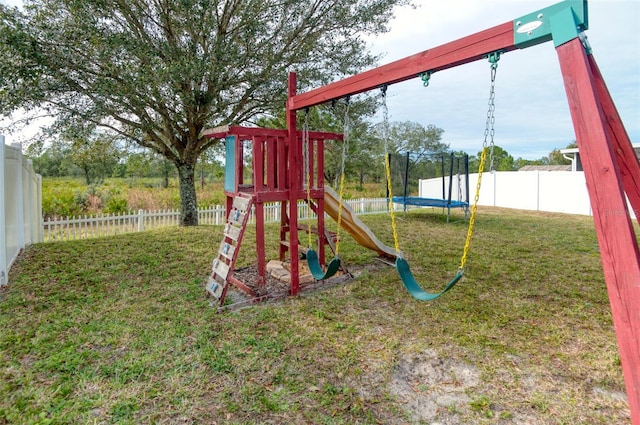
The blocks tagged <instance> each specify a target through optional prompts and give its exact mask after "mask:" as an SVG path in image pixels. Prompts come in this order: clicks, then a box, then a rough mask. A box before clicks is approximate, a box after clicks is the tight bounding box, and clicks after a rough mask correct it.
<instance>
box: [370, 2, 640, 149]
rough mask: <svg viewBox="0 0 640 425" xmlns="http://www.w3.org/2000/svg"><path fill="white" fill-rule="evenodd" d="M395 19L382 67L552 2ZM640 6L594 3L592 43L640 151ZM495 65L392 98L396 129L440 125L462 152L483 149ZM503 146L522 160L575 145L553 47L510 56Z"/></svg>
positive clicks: (499, 107)
mask: <svg viewBox="0 0 640 425" xmlns="http://www.w3.org/2000/svg"><path fill="white" fill-rule="evenodd" d="M416 3H418V7H417V8H416V9H409V8H405V9H401V10H399V11H397V13H396V19H395V20H394V21H393V23H392V28H391V31H390V32H389V33H387V34H383V35H380V36H378V37H375V38H372V39H371V40H370V46H371V49H372V50H373V51H374V52H376V53H384V54H385V57H384V59H383V63H386V62H390V61H393V60H397V59H400V58H403V57H406V56H409V55H411V54H414V53H418V52H420V51H423V50H426V49H428V48H432V47H436V46H438V45H441V44H444V43H446V42H449V41H453V40H456V39H458V38H461V37H464V36H466V35H470V34H473V33H475V32H478V31H481V30H483V29H487V28H490V27H493V26H496V25H499V24H502V23H504V22H510V21H512V20H513V19H516V18H517V17H519V16H522V15H526V14H528V13H531V12H534V11H536V10H539V9H542V8H545V7H547V6H549V5H551V4H553V2H548V1H513V0H510V1H507V0H485V1H482V2H478V1H472V0H449V1H446V2H444V1H443V2H427V1H417V2H416ZM639 23H640V2H637V1H633V0H628V1H622V0H620V1H615V0H613V1H605V0H600V1H598V0H591V1H590V2H589V26H590V29H589V30H588V31H587V36H588V40H589V42H590V44H591V47H592V49H593V54H594V58H595V59H596V61H597V63H598V66H599V67H600V70H601V72H602V74H603V76H604V78H605V81H606V82H607V85H608V88H609V91H610V93H611V95H612V97H613V99H614V101H615V102H616V106H617V108H618V111H619V113H620V115H621V118H622V121H623V122H624V123H625V126H626V129H627V132H628V133H629V135H630V137H631V140H632V141H633V142H640V37H638V36H637V34H636V33H635V32H634V31H635V29H637V27H638V24H639ZM489 86H490V81H489V65H488V64H487V63H486V62H484V61H480V62H476V63H473V64H467V65H464V66H461V67H458V68H454V69H449V70H446V71H441V72H438V73H436V74H434V75H433V76H432V77H431V81H430V84H429V87H427V88H424V87H422V82H421V81H420V80H419V79H415V80H411V81H407V82H404V83H401V84H397V85H395V86H392V87H390V88H389V101H388V104H389V110H390V114H391V116H392V119H394V120H399V121H405V120H410V121H416V122H419V123H421V124H423V125H427V124H434V125H437V126H438V127H441V128H443V129H444V130H445V135H444V138H445V141H446V142H448V143H450V144H451V147H452V148H453V149H456V150H458V149H463V150H466V151H468V152H470V153H475V152H477V151H478V150H479V149H480V147H481V146H482V140H483V136H484V128H485V120H486V113H487V100H488V93H489ZM495 114H496V124H495V128H496V143H497V144H498V145H500V146H502V147H503V148H505V149H506V150H507V151H509V152H510V153H511V154H512V155H513V156H514V157H524V158H529V159H534V158H539V157H541V156H544V155H546V154H547V153H548V152H550V151H551V150H552V149H553V148H556V147H559V148H562V147H564V146H566V145H567V144H568V143H571V142H572V141H573V140H575V133H574V130H573V126H572V122H571V117H570V114H569V108H568V103H567V99H566V95H565V89H564V84H563V80H562V74H561V72H560V66H559V63H558V57H557V54H556V52H555V49H554V48H553V44H552V43H545V44H542V45H539V46H534V47H531V48H527V49H524V50H519V51H514V52H510V53H508V54H506V55H503V57H502V59H501V60H500V63H499V67H498V72H497V77H496V113H495Z"/></svg>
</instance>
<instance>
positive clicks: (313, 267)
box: [306, 248, 340, 280]
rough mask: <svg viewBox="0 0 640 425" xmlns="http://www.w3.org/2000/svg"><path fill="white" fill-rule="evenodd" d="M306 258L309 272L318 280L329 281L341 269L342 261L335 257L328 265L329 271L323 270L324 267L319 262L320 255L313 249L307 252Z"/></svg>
mask: <svg viewBox="0 0 640 425" xmlns="http://www.w3.org/2000/svg"><path fill="white" fill-rule="evenodd" d="M306 257H307V266H309V271H310V272H311V275H312V276H313V277H314V278H315V279H316V280H323V279H328V278H330V277H331V276H333V275H334V274H336V273H337V272H338V269H339V268H340V259H339V258H338V257H334V258H333V259H332V260H331V261H330V262H329V264H328V265H327V270H322V266H321V265H320V261H319V260H318V253H317V252H315V251H314V250H313V249H311V248H309V249H308V250H307V254H306Z"/></svg>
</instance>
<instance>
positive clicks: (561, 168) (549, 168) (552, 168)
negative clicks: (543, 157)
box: [518, 164, 571, 171]
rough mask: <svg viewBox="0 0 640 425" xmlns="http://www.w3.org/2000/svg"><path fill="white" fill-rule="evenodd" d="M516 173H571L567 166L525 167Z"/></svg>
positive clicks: (569, 167)
mask: <svg viewBox="0 0 640 425" xmlns="http://www.w3.org/2000/svg"><path fill="white" fill-rule="evenodd" d="M518 171H571V164H569V165H525V166H524V167H522V168H520V169H519V170H518Z"/></svg>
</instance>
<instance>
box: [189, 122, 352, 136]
mask: <svg viewBox="0 0 640 425" xmlns="http://www.w3.org/2000/svg"><path fill="white" fill-rule="evenodd" d="M288 134H289V132H288V130H285V129H273V128H263V127H243V126H239V125H224V126H221V127H214V128H208V129H206V130H203V131H202V133H201V136H202V137H206V138H208V139H223V138H224V137H226V136H228V135H234V136H238V137H239V138H240V139H247V140H250V139H252V138H253V137H287V135H288ZM297 137H298V138H299V139H302V132H301V131H298V132H297ZM309 138H315V139H322V140H342V139H343V135H342V134H340V133H331V132H328V131H310V132H309Z"/></svg>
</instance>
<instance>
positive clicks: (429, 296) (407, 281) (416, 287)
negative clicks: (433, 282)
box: [396, 257, 463, 301]
mask: <svg viewBox="0 0 640 425" xmlns="http://www.w3.org/2000/svg"><path fill="white" fill-rule="evenodd" d="M396 270H397V271H398V274H399V275H400V279H402V283H403V284H404V287H405V288H406V289H407V291H409V293H410V294H411V296H412V297H413V298H415V299H417V300H420V301H432V300H435V299H436V298H439V297H440V296H441V295H443V294H444V293H446V292H447V291H449V289H451V288H453V287H454V286H455V284H456V283H458V281H459V280H460V279H461V278H462V274H463V272H462V271H458V273H456V275H455V276H454V277H453V279H451V281H450V282H449V283H448V284H447V286H445V287H444V289H443V290H442V291H441V292H438V293H435V294H433V293H429V292H426V291H425V290H423V289H422V288H421V287H420V284H419V283H418V282H417V281H416V279H415V278H414V277H413V274H412V273H411V269H410V268H409V263H408V262H407V260H405V259H404V258H400V257H397V258H396Z"/></svg>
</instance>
